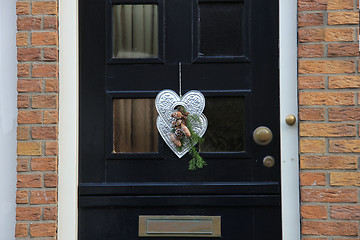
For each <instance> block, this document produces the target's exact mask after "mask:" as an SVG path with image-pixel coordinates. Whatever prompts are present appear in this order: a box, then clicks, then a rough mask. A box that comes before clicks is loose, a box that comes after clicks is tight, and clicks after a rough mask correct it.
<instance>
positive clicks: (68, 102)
mask: <svg viewBox="0 0 360 240" xmlns="http://www.w3.org/2000/svg"><path fill="white" fill-rule="evenodd" d="M59 8H60V69H59V70H60V122H59V131H60V133H59V138H60V140H59V226H58V227H59V230H58V236H59V239H60V240H76V239H77V213H78V209H77V183H78V135H77V133H78V80H79V79H78V17H77V13H78V6H77V1H73V0H60V3H59ZM296 16H297V2H296V0H280V102H281V103H280V119H281V122H280V129H281V158H282V162H281V179H282V181H281V182H282V184H281V189H282V221H283V239H284V240H299V239H300V214H299V205H300V199H299V166H298V165H299V163H298V135H297V134H298V133H297V125H295V126H292V127H290V126H288V125H286V124H285V122H284V119H285V117H286V116H287V115H288V114H294V115H295V116H297V112H298V111H297V40H296V38H297V33H296V31H297V20H296ZM63 129H66V131H65V130H63Z"/></svg>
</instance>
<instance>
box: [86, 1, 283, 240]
mask: <svg viewBox="0 0 360 240" xmlns="http://www.w3.org/2000/svg"><path fill="white" fill-rule="evenodd" d="M79 9H80V10H79V11H80V13H79V16H80V18H79V29H80V30H79V34H80V120H79V125H80V132H79V136H80V143H79V159H80V165H79V239H81V240H82V239H101V240H102V239H125V240H132V239H139V238H150V239H189V238H191V239H202V238H203V237H212V238H213V239H230V240H233V239H247V240H248V239H258V240H265V239H274V240H278V239H281V206H280V200H281V199H280V162H281V161H280V144H279V138H280V134H279V73H278V72H279V65H278V57H279V54H278V52H279V50H278V39H279V37H278V18H279V17H278V1H277V0H79ZM179 63H181V66H182V71H181V73H182V74H181V75H182V93H183V94H184V93H186V92H187V91H189V90H192V89H197V90H200V91H201V92H202V93H203V94H204V96H205V98H206V107H205V111H204V113H205V115H206V116H207V117H208V121H209V128H208V131H207V133H206V135H205V142H204V144H201V145H200V146H199V151H200V152H201V155H202V157H203V158H204V160H205V161H206V162H207V166H205V167H204V168H203V169H199V170H196V171H189V170H188V161H189V160H190V156H188V155H186V156H184V157H183V158H181V159H178V158H177V157H176V155H175V154H174V153H172V152H171V150H170V149H169V148H168V147H167V146H166V144H165V143H164V142H163V140H162V139H161V137H160V136H159V135H158V133H157V131H156V125H155V120H154V119H155V118H156V111H155V110H154V109H155V108H154V105H153V101H154V98H155V96H156V94H157V93H158V92H159V91H161V90H163V89H173V90H174V91H176V92H178V91H179ZM260 126H265V127H267V128H268V129H270V130H271V132H272V135H273V137H272V140H271V141H270V142H269V143H268V144H266V145H262V144H257V143H256V142H255V141H254V139H253V133H254V131H255V129H257V128H258V127H260ZM267 161H270V163H271V161H273V162H274V165H273V166H271V164H270V166H269V165H266V164H265V163H264V162H266V163H269V162H267ZM149 216H153V218H152V219H150V220H149V219H147V217H149ZM144 217H145V225H142V224H143V223H141V221H142V220H141V219H143V218H144ZM204 217H205V221H203V220H202V219H204ZM139 219H140V220H139ZM146 219H147V220H146ZM214 219H215V220H214ZM215 222H216V224H217V225H216V224H215ZM219 223H220V228H219ZM151 224H152V225H151ZM207 224H208V225H207ZM214 224H215V225H216V226H215V225H214ZM205 225H206V226H205ZM144 226H145V231H148V232H147V233H146V234H145V235H146V236H140V235H141V234H140V233H139V228H144ZM164 226H165V227H164ZM179 226H183V227H184V226H185V227H184V228H185V230H184V229H180V228H179ZM192 227H193V228H192ZM215 228H216V229H220V233H218V235H217V236H215V235H211V234H212V233H211V232H214V231H215ZM199 229H200V230H199ZM220 235H221V237H220Z"/></svg>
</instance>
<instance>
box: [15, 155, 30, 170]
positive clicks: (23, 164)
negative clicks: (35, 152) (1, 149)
mask: <svg viewBox="0 0 360 240" xmlns="http://www.w3.org/2000/svg"><path fill="white" fill-rule="evenodd" d="M16 171H18V172H27V171H29V159H27V158H18V159H17V166H16Z"/></svg>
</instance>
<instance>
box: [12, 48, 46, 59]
mask: <svg viewBox="0 0 360 240" xmlns="http://www.w3.org/2000/svg"><path fill="white" fill-rule="evenodd" d="M17 60H18V61H19V62H22V61H39V60H41V49H40V48H18V49H17Z"/></svg>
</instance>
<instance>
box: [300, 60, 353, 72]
mask: <svg viewBox="0 0 360 240" xmlns="http://www.w3.org/2000/svg"><path fill="white" fill-rule="evenodd" d="M354 72H355V62H354V61H348V60H300V61H299V73H314V74H320V73H322V74H332V73H341V74H344V73H354Z"/></svg>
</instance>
